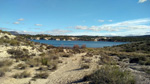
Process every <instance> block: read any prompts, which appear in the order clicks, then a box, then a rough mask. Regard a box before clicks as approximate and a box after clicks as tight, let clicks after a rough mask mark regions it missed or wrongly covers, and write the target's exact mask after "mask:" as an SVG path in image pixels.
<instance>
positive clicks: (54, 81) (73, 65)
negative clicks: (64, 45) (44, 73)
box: [46, 53, 89, 84]
mask: <svg viewBox="0 0 150 84" xmlns="http://www.w3.org/2000/svg"><path fill="white" fill-rule="evenodd" d="M82 55H85V53H82V54H76V55H75V56H73V57H70V58H67V60H66V64H64V65H63V66H61V67H60V68H59V69H57V70H56V71H55V72H53V73H51V74H50V75H49V77H48V81H47V82H46V84H68V83H71V82H73V81H77V80H79V79H81V78H83V77H84V76H85V74H87V73H89V70H88V69H80V60H81V56H82Z"/></svg>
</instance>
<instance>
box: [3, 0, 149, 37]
mask: <svg viewBox="0 0 150 84" xmlns="http://www.w3.org/2000/svg"><path fill="white" fill-rule="evenodd" d="M0 30H4V31H17V32H19V33H21V34H33V35H34V34H50V35H92V36H96V35H98V36H133V35H150V0H0Z"/></svg>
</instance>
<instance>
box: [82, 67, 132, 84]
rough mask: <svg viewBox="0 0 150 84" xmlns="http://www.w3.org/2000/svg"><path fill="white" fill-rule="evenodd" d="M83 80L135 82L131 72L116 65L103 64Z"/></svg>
mask: <svg viewBox="0 0 150 84" xmlns="http://www.w3.org/2000/svg"><path fill="white" fill-rule="evenodd" d="M84 80H86V81H90V84H135V80H134V77H133V76H132V75H131V73H130V72H129V71H126V70H122V69H120V68H119V67H117V66H103V67H101V69H99V70H97V71H95V72H94V73H93V74H91V75H89V76H86V77H85V78H84Z"/></svg>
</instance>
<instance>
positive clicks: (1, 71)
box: [0, 69, 5, 77]
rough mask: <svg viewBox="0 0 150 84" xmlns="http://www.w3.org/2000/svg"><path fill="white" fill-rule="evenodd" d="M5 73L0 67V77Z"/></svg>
mask: <svg viewBox="0 0 150 84" xmlns="http://www.w3.org/2000/svg"><path fill="white" fill-rule="evenodd" d="M4 75H5V71H3V70H1V69H0V77H3V76H4Z"/></svg>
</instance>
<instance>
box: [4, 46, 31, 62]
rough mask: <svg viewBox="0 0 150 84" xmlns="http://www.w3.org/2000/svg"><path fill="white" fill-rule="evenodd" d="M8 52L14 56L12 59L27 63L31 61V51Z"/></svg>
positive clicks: (17, 50)
mask: <svg viewBox="0 0 150 84" xmlns="http://www.w3.org/2000/svg"><path fill="white" fill-rule="evenodd" d="M7 52H8V53H9V54H11V55H12V58H15V59H20V60H22V61H26V60H27V59H29V57H30V55H29V51H28V50H26V49H19V48H18V49H8V50H7Z"/></svg>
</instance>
